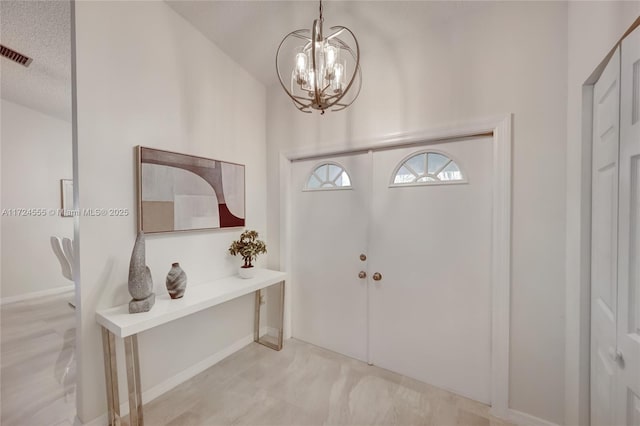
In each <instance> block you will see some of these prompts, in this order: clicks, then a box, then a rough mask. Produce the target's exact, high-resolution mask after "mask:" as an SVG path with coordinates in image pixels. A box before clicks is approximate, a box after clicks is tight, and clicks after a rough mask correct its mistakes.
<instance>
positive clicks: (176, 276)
mask: <svg viewBox="0 0 640 426" xmlns="http://www.w3.org/2000/svg"><path fill="white" fill-rule="evenodd" d="M166 284H167V291H168V292H169V296H171V298H172V299H180V298H181V297H182V296H184V291H185V290H186V289H187V274H185V272H184V271H183V270H182V268H181V267H180V264H179V263H178V262H176V263H174V264H172V265H171V269H170V270H169V273H168V274H167V283H166Z"/></svg>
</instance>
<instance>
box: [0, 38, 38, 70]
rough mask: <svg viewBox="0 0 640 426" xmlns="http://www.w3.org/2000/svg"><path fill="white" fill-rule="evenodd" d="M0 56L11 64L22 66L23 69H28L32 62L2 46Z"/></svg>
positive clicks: (31, 59)
mask: <svg viewBox="0 0 640 426" xmlns="http://www.w3.org/2000/svg"><path fill="white" fill-rule="evenodd" d="M0 56H4V57H5V58H7V59H10V60H12V61H13V62H17V63H19V64H20V65H24V66H25V67H28V66H29V64H31V61H33V58H30V57H28V56H25V55H23V54H22V53H18V52H16V51H15V50H13V49H10V48H8V47H7V46H4V45H2V44H0Z"/></svg>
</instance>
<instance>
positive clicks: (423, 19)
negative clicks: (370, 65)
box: [167, 0, 486, 85]
mask: <svg viewBox="0 0 640 426" xmlns="http://www.w3.org/2000/svg"><path fill="white" fill-rule="evenodd" d="M167 3H168V4H169V6H171V7H172V8H173V9H174V10H175V11H176V12H178V13H179V14H180V15H182V16H183V17H184V18H185V19H186V20H187V21H189V22H190V23H191V24H192V25H193V26H195V27H196V28H197V29H198V30H200V32H201V33H202V34H204V35H205V36H206V37H207V38H208V39H209V40H211V41H213V42H214V43H215V44H216V45H218V47H220V48H221V49H222V50H223V51H224V52H225V53H226V54H227V55H229V56H230V57H231V58H233V59H234V60H235V61H236V62H237V63H239V64H240V65H241V66H242V67H243V68H245V69H246V70H247V71H249V72H250V73H251V74H252V75H253V76H254V77H256V78H257V79H258V80H260V81H261V82H262V83H264V84H266V85H271V84H274V83H276V82H277V77H276V74H275V53H276V50H277V48H278V44H279V43H280V41H281V40H282V38H283V37H284V36H285V35H286V34H287V33H289V32H291V31H293V30H297V29H301V28H311V25H312V23H313V20H314V19H316V18H317V17H318V2H316V1H306V0H305V1H193V0H167ZM482 7H486V3H482V2H470V1H325V2H324V3H323V8H324V12H323V15H324V19H325V28H327V27H330V26H332V25H344V26H346V27H349V28H350V29H351V30H353V32H354V33H355V34H356V36H357V37H358V41H359V43H360V47H361V49H362V52H363V54H375V52H376V48H375V44H376V43H379V41H380V40H381V39H382V40H384V42H385V43H387V44H389V45H393V44H394V43H402V40H404V39H406V37H410V36H411V35H412V33H415V32H416V30H417V29H419V28H421V27H424V26H426V25H441V24H443V23H444V24H446V22H447V21H450V20H452V19H455V18H456V17H458V16H460V15H461V14H465V13H470V12H474V11H477V10H478V9H480V8H482Z"/></svg>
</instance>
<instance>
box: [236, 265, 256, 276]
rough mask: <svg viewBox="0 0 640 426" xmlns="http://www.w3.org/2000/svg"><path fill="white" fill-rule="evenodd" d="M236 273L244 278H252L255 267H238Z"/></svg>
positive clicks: (254, 274)
mask: <svg viewBox="0 0 640 426" xmlns="http://www.w3.org/2000/svg"><path fill="white" fill-rule="evenodd" d="M238 275H240V278H244V279H249V278H253V277H255V276H256V268H255V267H254V266H252V267H250V268H240V269H238Z"/></svg>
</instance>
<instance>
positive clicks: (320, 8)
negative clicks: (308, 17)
mask: <svg viewBox="0 0 640 426" xmlns="http://www.w3.org/2000/svg"><path fill="white" fill-rule="evenodd" d="M320 20H321V21H322V0H320Z"/></svg>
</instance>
